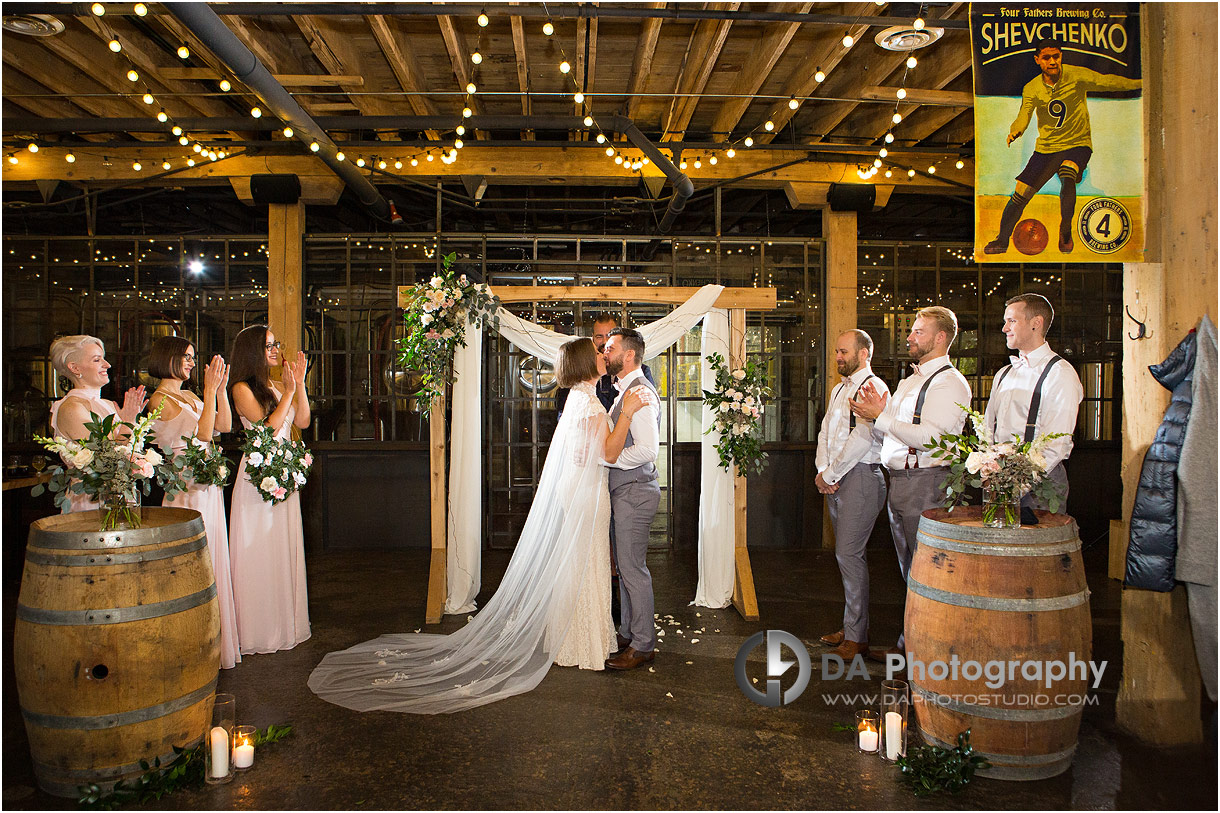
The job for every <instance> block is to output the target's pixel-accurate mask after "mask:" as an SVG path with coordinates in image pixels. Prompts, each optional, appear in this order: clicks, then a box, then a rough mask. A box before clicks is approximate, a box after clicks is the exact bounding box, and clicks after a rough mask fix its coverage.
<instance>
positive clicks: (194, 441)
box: [191, 438, 208, 449]
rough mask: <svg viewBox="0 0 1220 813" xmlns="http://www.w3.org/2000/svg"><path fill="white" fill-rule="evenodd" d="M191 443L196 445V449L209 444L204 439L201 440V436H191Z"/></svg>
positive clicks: (206, 446)
mask: <svg viewBox="0 0 1220 813" xmlns="http://www.w3.org/2000/svg"><path fill="white" fill-rule="evenodd" d="M191 445H192V446H194V447H195V448H196V449H206V448H208V445H207V444H206V443H204V442H203V441H202V440H200V439H199V438H191Z"/></svg>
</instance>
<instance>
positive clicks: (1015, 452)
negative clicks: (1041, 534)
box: [925, 404, 1065, 528]
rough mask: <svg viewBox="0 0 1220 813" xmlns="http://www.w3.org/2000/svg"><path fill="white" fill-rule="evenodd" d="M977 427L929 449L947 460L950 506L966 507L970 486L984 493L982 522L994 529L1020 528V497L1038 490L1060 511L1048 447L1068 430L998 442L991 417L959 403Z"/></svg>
mask: <svg viewBox="0 0 1220 813" xmlns="http://www.w3.org/2000/svg"><path fill="white" fill-rule="evenodd" d="M958 407H960V408H961V409H962V410H963V411H965V412H966V414H967V415H969V416H970V419H971V422H972V423H973V425H974V432H973V434H966V433H963V434H961V435H950V434H945V435H941V436H940V437H939V438H936V439H935V440H933V441H932V442H931V443H929V444H927V445H926V446H925V448H927V449H930V450H931V454H932V456H933V457H938V458H940V459H941V460H945V461H947V462H948V464H949V465H948V469H949V476H948V477H947V478H946V479H945V481H944V483H943V484H942V486H941V487H942V488H944V489H945V507H946V508H948V509H949V510H952V509H953V508H955V507H956V506H958V505H967V504H969V502H970V495H969V493H968V492H967V490H966V489H967V487H970V486H973V487H974V488H981V489H982V490H983V524H984V525H986V526H988V527H990V528H1017V527H1020V525H1021V498H1022V497H1024V496H1025V495H1026V494H1027V493H1029V492H1033V493H1034V494H1035V495H1036V496H1037V497H1038V498H1039V499H1041V500H1043V501H1044V502H1046V503H1047V505H1049V506H1050V509H1051V511H1052V512H1053V513H1057V512H1058V511H1059V506H1060V502H1061V500H1062V498H1063V495H1062V494H1061V493H1060V492H1059V486H1058V485H1057V484H1056V483H1055V482H1054V481H1053V480H1050V479H1048V478H1047V477H1046V468H1047V467H1046V458H1045V457H1044V455H1043V452H1044V451H1045V449H1046V445H1047V444H1048V443H1050V442H1051V441H1052V440H1054V439H1055V438H1061V437H1065V434H1064V433H1063V432H1052V433H1049V434H1046V435H1039V436H1038V437H1035V438H1034V439H1033V440H1031V441H1023V440H1021V438H1019V437H1017V436H1015V435H1014V436H1013V438H1012V440H1006V441H1002V442H998V441H997V440H996V439H995V438H993V437H992V436H991V432H990V430H988V428H987V421H986V419H985V418H984V417H983V416H982V415H980V414H979V413H978V412H975V411H974V410H972V409H970V408H969V407H965V406H962V405H961V404H958Z"/></svg>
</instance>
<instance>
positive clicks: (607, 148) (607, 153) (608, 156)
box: [606, 147, 614, 158]
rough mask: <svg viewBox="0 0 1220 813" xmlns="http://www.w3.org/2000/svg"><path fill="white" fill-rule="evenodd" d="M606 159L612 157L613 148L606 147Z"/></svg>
mask: <svg viewBox="0 0 1220 813" xmlns="http://www.w3.org/2000/svg"><path fill="white" fill-rule="evenodd" d="M606 157H607V158H613V157H614V147H606Z"/></svg>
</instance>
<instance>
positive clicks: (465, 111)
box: [462, 107, 474, 119]
mask: <svg viewBox="0 0 1220 813" xmlns="http://www.w3.org/2000/svg"><path fill="white" fill-rule="evenodd" d="M473 115H474V111H473V110H471V109H470V108H469V107H463V108H462V118H464V119H468V118H470V117H471V116H473Z"/></svg>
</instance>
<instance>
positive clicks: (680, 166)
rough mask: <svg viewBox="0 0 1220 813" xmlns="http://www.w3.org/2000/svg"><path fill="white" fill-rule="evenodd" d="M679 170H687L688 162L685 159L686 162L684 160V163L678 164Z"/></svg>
mask: <svg viewBox="0 0 1220 813" xmlns="http://www.w3.org/2000/svg"><path fill="white" fill-rule="evenodd" d="M678 169H686V161H685V159H684V160H682V161H679V162H678Z"/></svg>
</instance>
